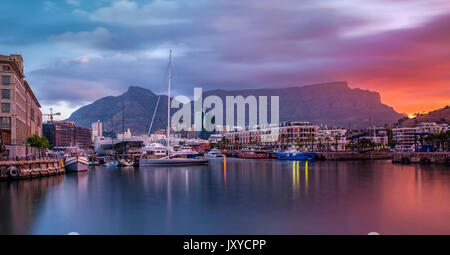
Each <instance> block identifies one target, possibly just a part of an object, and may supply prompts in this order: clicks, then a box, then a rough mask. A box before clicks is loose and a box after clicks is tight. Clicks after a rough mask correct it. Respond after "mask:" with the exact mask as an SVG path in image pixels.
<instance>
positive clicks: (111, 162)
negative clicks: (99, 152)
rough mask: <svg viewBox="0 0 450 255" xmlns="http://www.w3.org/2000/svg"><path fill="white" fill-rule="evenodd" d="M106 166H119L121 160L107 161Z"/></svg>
mask: <svg viewBox="0 0 450 255" xmlns="http://www.w3.org/2000/svg"><path fill="white" fill-rule="evenodd" d="M105 166H106V167H118V166H119V162H117V161H114V160H113V161H108V162H106V163H105Z"/></svg>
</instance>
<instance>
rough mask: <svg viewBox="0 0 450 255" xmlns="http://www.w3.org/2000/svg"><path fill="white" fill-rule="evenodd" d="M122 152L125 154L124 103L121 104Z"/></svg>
mask: <svg viewBox="0 0 450 255" xmlns="http://www.w3.org/2000/svg"><path fill="white" fill-rule="evenodd" d="M122 132H123V133H122V154H125V103H123V104H122Z"/></svg>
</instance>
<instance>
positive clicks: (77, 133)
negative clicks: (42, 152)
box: [43, 121, 92, 149]
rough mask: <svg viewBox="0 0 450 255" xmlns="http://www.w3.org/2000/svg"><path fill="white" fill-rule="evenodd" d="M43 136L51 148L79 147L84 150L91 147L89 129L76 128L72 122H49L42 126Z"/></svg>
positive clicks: (90, 132)
mask: <svg viewBox="0 0 450 255" xmlns="http://www.w3.org/2000/svg"><path fill="white" fill-rule="evenodd" d="M43 130H44V131H43V133H44V136H45V137H46V138H47V139H48V140H49V142H50V145H51V146H52V147H79V148H83V149H86V148H88V147H90V146H91V145H92V141H91V137H92V131H91V129H90V128H85V127H80V126H76V125H75V124H74V123H73V122H70V121H66V122H59V121H53V122H52V121H50V122H47V123H44V125H43Z"/></svg>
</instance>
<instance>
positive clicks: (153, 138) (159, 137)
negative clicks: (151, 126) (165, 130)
mask: <svg viewBox="0 0 450 255" xmlns="http://www.w3.org/2000/svg"><path fill="white" fill-rule="evenodd" d="M160 140H166V135H162V134H151V135H150V137H149V141H150V142H156V141H160Z"/></svg>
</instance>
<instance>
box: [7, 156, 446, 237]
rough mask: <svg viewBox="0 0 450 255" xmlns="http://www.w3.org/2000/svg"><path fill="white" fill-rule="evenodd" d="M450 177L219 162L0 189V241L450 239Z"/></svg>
mask: <svg viewBox="0 0 450 255" xmlns="http://www.w3.org/2000/svg"><path fill="white" fill-rule="evenodd" d="M449 195H450V171H449V168H448V167H445V166H433V165H428V166H420V165H393V164H391V163H390V162H389V161H377V162H368V161H348V162H336V161H324V162H301V161H296V162H292V161H276V160H242V159H235V158H226V159H217V160H212V161H211V163H210V165H209V166H200V167H199V166H192V167H141V168H123V169H117V168H104V167H97V168H92V169H91V170H90V171H89V172H88V173H86V174H78V175H77V174H67V175H65V176H55V177H49V178H42V179H34V180H25V181H20V182H12V183H0V199H1V200H0V201H1V203H0V216H1V218H0V233H2V234H27V233H33V234H66V233H68V232H73V231H74V232H79V233H81V234H335V233H336V234H367V233H368V232H373V231H375V232H379V233H382V234H420V233H425V234H450V223H449V222H448V220H447V218H448V214H449V212H450V204H449V203H448V202H447V201H448V197H449Z"/></svg>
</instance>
